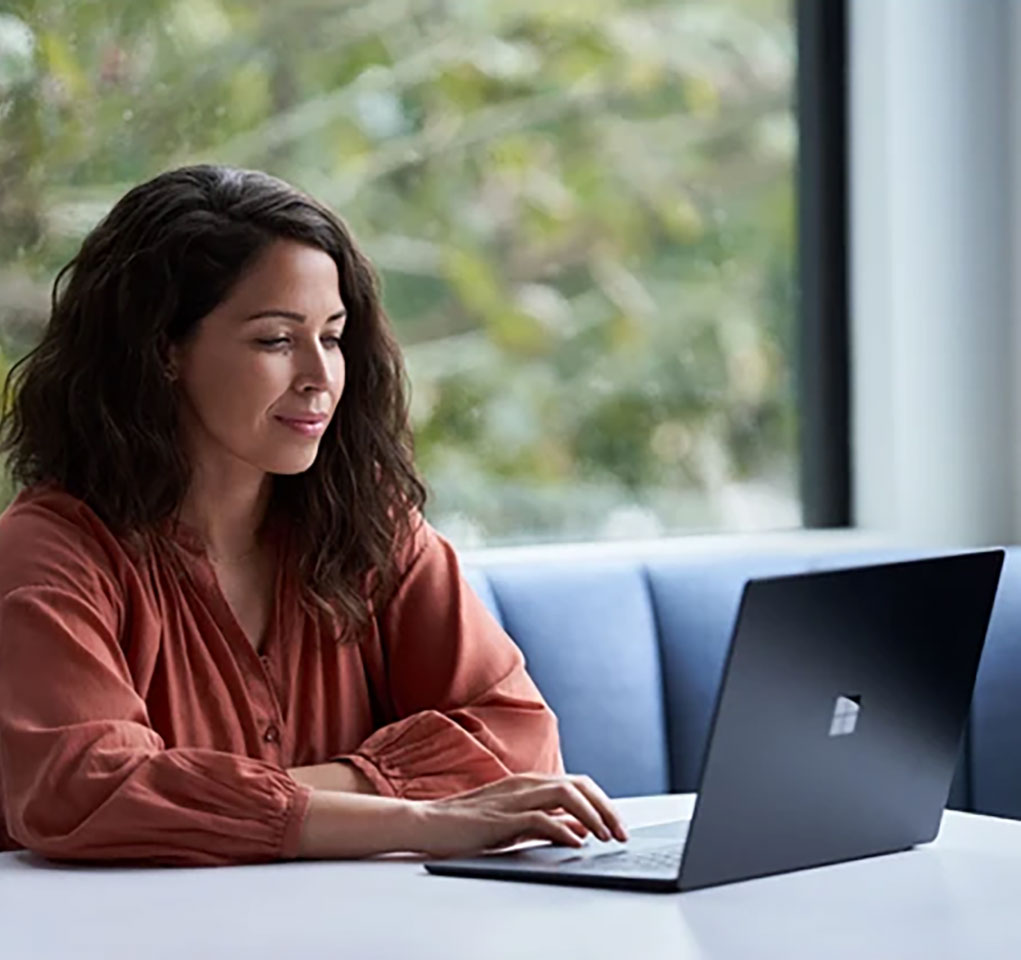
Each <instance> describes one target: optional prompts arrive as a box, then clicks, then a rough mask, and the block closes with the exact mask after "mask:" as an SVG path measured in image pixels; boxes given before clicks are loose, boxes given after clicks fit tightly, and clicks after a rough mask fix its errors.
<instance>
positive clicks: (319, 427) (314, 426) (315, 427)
mask: <svg viewBox="0 0 1021 960" xmlns="http://www.w3.org/2000/svg"><path fill="white" fill-rule="evenodd" d="M276 419H277V420H279V421H280V422H281V423H282V424H283V425H284V426H285V427H290V428H291V429H292V430H294V431H296V432H297V433H300V434H303V435H304V436H306V437H318V436H319V435H320V434H321V433H322V432H323V431H324V430H325V429H326V424H327V423H328V422H329V421H327V420H320V421H319V423H307V422H303V421H301V420H288V419H287V418H286V417H276Z"/></svg>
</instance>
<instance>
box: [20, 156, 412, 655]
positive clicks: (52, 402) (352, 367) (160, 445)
mask: <svg viewBox="0 0 1021 960" xmlns="http://www.w3.org/2000/svg"><path fill="white" fill-rule="evenodd" d="M278 239H288V240H294V241H297V242H300V243H304V244H308V245H311V246H313V247H317V248H318V249H320V250H323V251H324V252H325V253H327V254H328V255H329V256H330V257H332V258H333V260H334V262H335V263H336V265H337V272H338V274H339V278H340V291H341V293H342V295H343V298H344V303H345V305H346V307H347V310H348V323H347V329H346V330H345V335H344V355H345V359H346V362H347V377H346V382H345V386H344V394H343V397H342V399H341V402H340V404H339V405H338V407H337V412H336V414H335V415H334V419H333V421H332V422H331V424H330V427H329V429H328V430H327V431H326V432H325V433H324V434H323V436H322V438H321V440H320V445H319V450H318V454H317V456H316V459H315V462H314V463H313V464H312V466H311V467H310V468H309V469H308V470H306V471H304V472H303V473H300V474H296V475H293V476H291V475H274V477H273V489H272V494H271V498H270V506H269V509H268V512H267V521H273V520H281V519H282V520H283V521H284V522H285V524H286V526H287V527H288V528H289V535H290V543H291V548H292V549H293V550H294V556H295V559H296V567H297V571H298V574H299V580H300V583H301V602H302V605H303V606H304V607H305V608H306V609H308V610H310V611H313V612H314V611H316V610H318V611H319V612H320V613H326V614H328V615H330V616H331V618H332V619H333V620H334V621H339V624H340V637H341V639H350V638H352V637H353V636H355V635H356V633H357V632H359V631H360V628H361V627H363V626H364V625H365V624H366V623H367V622H368V621H369V619H370V618H371V616H372V611H373V608H376V609H378V607H379V604H380V602H381V599H382V596H383V595H385V594H387V593H388V591H389V590H390V589H392V587H393V585H394V582H395V578H396V576H397V571H396V569H395V558H396V555H397V553H398V552H399V550H400V549H401V546H402V544H404V543H405V542H407V539H408V538H409V537H410V536H412V534H413V530H412V518H413V517H414V515H415V513H416V512H417V511H419V510H421V508H422V507H423V505H424V503H425V499H426V489H425V486H424V484H423V483H422V482H421V480H420V478H419V477H418V475H417V473H416V471H415V467H414V460H413V445H412V438H411V432H410V428H409V424H408V403H407V387H406V375H405V370H404V364H403V359H402V356H401V352H400V348H399V347H398V345H397V342H396V340H395V338H394V336H393V333H392V332H391V329H390V323H389V321H388V319H387V317H386V315H385V313H384V311H383V308H382V305H381V302H380V292H379V281H378V278H377V276H376V273H375V271H374V269H373V268H372V265H371V264H370V263H369V261H368V260H367V259H366V257H365V256H364V255H363V254H362V253H361V252H360V251H359V249H358V247H357V246H356V244H355V242H354V240H353V238H352V237H351V234H350V232H349V230H348V229H347V227H346V225H345V224H344V222H343V221H342V220H341V219H340V218H339V217H338V216H337V215H336V214H334V213H333V212H331V211H330V210H329V209H327V208H326V207H325V206H323V205H322V204H320V203H319V202H317V201H316V200H314V199H313V198H311V197H309V196H307V195H306V194H304V193H302V192H301V191H300V190H298V189H296V188H295V187H293V186H291V185H290V184H287V183H285V182H283V181H282V180H279V179H277V178H275V177H272V176H269V175H268V174H265V173H261V172H258V171H253V170H241V169H236V168H232V167H226V166H219V165H209V164H202V165H196V166H189V167H182V168H179V169H176V170H170V171H168V172H166V173H162V174H160V175H159V176H157V177H155V178H153V179H152V180H149V181H148V182H146V183H143V184H141V185H139V186H137V187H134V188H133V189H132V190H130V191H129V192H128V193H126V194H125V195H124V196H123V197H122V198H121V199H120V200H119V201H118V202H117V204H116V205H115V206H114V207H113V209H112V210H111V211H110V212H109V214H107V216H106V217H105V218H104V219H103V220H102V221H101V222H100V223H99V224H98V225H97V226H96V227H95V228H94V229H93V230H92V232H91V233H90V234H89V235H88V236H87V237H86V238H85V240H84V242H83V243H82V246H81V249H80V250H79V252H78V254H77V255H76V256H75V257H74V259H73V260H71V262H70V263H68V264H67V265H66V266H65V267H64V268H63V269H62V270H61V271H60V273H59V274H58V275H57V278H56V280H55V282H54V284H53V297H52V311H51V315H50V319H49V323H48V324H47V326H46V329H45V331H44V333H43V336H42V339H41V342H40V343H39V344H38V345H37V346H36V347H35V349H34V350H32V351H31V352H30V353H28V354H27V355H26V356H25V357H23V358H22V359H21V360H19V361H18V362H17V363H15V364H14V366H13V367H12V368H11V370H10V372H9V374H8V376H7V378H6V380H5V383H4V388H3V404H2V405H0V410H6V411H7V412H6V414H5V415H4V416H3V417H2V418H0V453H3V454H7V467H8V470H9V471H10V475H11V477H12V478H13V480H14V481H15V482H16V483H20V484H22V485H25V486H31V485H34V484H37V483H45V482H49V483H54V484H56V485H57V486H59V487H61V488H63V489H64V490H66V491H67V492H69V493H71V494H72V495H74V496H76V497H78V498H79V499H81V500H82V501H84V502H85V503H86V504H88V506H89V507H91V508H92V509H93V510H94V511H95V512H96V514H97V515H98V516H99V517H100V518H101V519H102V520H103V521H104V523H106V524H107V526H108V527H109V529H110V530H111V532H113V533H114V534H115V535H116V536H118V537H120V538H122V539H123V540H125V541H126V542H127V543H129V544H131V545H132V546H133V547H135V548H137V549H140V550H141V551H142V552H143V553H145V552H147V551H148V549H151V546H152V542H151V537H153V536H157V537H158V536H159V531H160V530H161V528H162V524H163V523H164V521H166V520H168V518H171V517H173V516H174V515H175V514H176V512H177V511H178V509H179V507H180V505H181V503H182V501H183V498H184V495H185V493H186V491H187V489H188V485H189V481H190V477H191V467H190V465H189V463H188V461H187V457H186V455H185V448H184V446H183V444H182V440H181V437H180V436H179V422H178V403H179V397H178V394H177V387H176V385H175V384H174V383H172V382H171V381H170V380H169V379H168V377H167V375H166V369H167V364H168V362H169V354H168V350H169V347H170V345H171V344H174V343H179V342H182V341H184V340H186V339H187V338H188V337H189V335H190V334H192V333H193V332H194V330H195V329H196V326H197V324H198V323H199V321H200V320H201V319H202V318H203V317H204V316H205V315H206V314H207V313H209V312H210V311H211V310H212V309H213V308H214V307H216V306H217V304H219V303H220V302H221V301H223V300H224V299H225V298H226V296H227V295H228V293H229V292H230V290H231V288H232V287H233V286H234V284H235V283H236V281H237V280H238V279H239V277H240V276H241V274H242V273H243V272H244V270H245V268H246V267H247V266H248V265H249V264H251V263H252V261H253V260H254V259H255V258H256V257H257V256H258V255H259V254H260V252H262V251H263V250H264V249H265V248H266V247H267V246H268V245H269V244H271V243H272V242H274V241H275V240H278Z"/></svg>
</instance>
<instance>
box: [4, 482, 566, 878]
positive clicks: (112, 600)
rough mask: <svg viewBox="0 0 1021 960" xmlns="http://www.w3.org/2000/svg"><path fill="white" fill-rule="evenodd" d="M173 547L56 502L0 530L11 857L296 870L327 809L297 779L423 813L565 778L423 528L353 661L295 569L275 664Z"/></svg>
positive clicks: (476, 609)
mask: <svg viewBox="0 0 1021 960" xmlns="http://www.w3.org/2000/svg"><path fill="white" fill-rule="evenodd" d="M164 530H165V532H166V533H167V537H168V539H167V543H166V546H165V547H164V548H160V549H159V550H158V551H157V553H156V554H155V555H154V556H153V557H151V558H150V559H148V560H145V561H140V560H135V559H134V555H133V554H132V553H130V551H128V550H126V549H125V547H124V546H123V545H122V543H121V542H120V540H118V539H117V538H115V537H114V536H113V535H112V534H111V533H110V531H109V529H108V528H107V527H106V526H105V524H104V523H103V522H102V521H101V520H100V519H99V517H98V516H97V515H96V514H95V513H94V512H93V511H92V510H91V509H89V507H88V506H86V505H85V504H84V503H83V502H82V501H80V500H78V499H76V498H74V497H72V496H70V495H69V494H67V493H66V492H64V491H62V490H60V489H58V488H56V487H54V486H51V485H45V486H40V487H36V488H30V489H27V490H23V491H22V492H21V493H20V494H19V495H18V497H17V498H16V499H15V501H14V502H13V503H12V504H11V505H10V507H9V508H8V509H7V510H6V511H5V512H4V513H3V515H2V516H0V849H12V848H16V847H18V846H24V847H28V848H29V849H32V850H34V851H36V852H37V853H40V854H42V855H44V856H48V857H53V858H60V859H65V858H72V859H90V860H92V859H118V860H121V859H130V860H142V861H146V862H150V863H162V864H190V865H214V864H231V863H251V862H264V861H270V860H275V859H286V858H292V857H294V856H295V854H296V850H297V844H298V839H299V834H300V830H301V824H302V820H303V818H304V816H305V813H306V811H307V808H308V802H309V797H310V795H311V792H312V791H311V788H309V787H307V786H304V785H299V784H298V783H297V782H296V781H295V780H293V779H292V778H291V777H290V776H289V775H288V774H287V773H286V768H288V767H296V766H305V765H308V764H316V763H325V762H327V761H330V760H336V759H340V758H343V759H347V760H349V761H350V762H352V763H354V764H355V765H356V766H357V767H358V768H359V769H360V770H361V771H362V772H363V773H364V774H365V775H366V776H367V777H368V778H369V780H370V781H371V782H372V783H373V784H374V786H375V787H376V789H377V791H378V792H379V793H381V794H383V795H384V796H398V797H408V798H412V799H426V798H434V797H440V796H444V795H449V794H451V793H455V792H459V791H461V790H466V789H470V788H472V787H474V786H478V785H480V784H483V783H486V782H489V781H492V780H496V779H499V778H500V777H502V776H506V775H507V774H508V773H511V772H524V771H529V770H534V771H543V772H560V771H562V770H563V763H562V760H561V756H560V747H559V742H558V738H557V724H556V719H555V717H554V716H553V714H552V712H551V711H550V709H549V707H548V706H547V705H546V704H545V702H544V701H543V699H542V697H541V696H540V694H539V691H538V690H537V688H536V687H535V685H534V683H533V682H532V680H531V679H530V678H529V676H528V674H527V673H526V672H525V664H524V659H523V657H522V655H521V652H520V651H519V650H518V648H517V647H516V646H515V645H514V643H513V642H512V641H511V639H510V637H508V636H507V634H506V633H505V632H504V631H503V629H502V628H501V627H500V626H499V624H498V623H497V622H496V620H495V619H494V618H493V617H492V616H491V615H490V614H489V612H488V611H487V610H486V608H485V607H484V606H483V604H482V602H481V601H480V600H479V599H478V598H477V596H476V595H475V594H474V593H473V592H472V590H471V589H470V588H469V587H468V585H467V584H466V583H465V581H464V579H463V578H462V577H461V574H460V570H459V567H458V561H457V558H456V556H455V554H454V551H453V549H452V548H451V546H450V544H449V543H448V542H447V541H446V540H445V539H444V538H443V537H442V536H440V535H439V534H438V533H436V531H435V530H433V529H432V528H431V527H430V526H429V525H428V523H426V522H425V521H424V520H423V521H422V522H421V524H419V526H418V530H417V533H416V535H415V538H414V540H413V542H412V543H411V544H409V545H408V547H407V548H406V549H405V551H404V552H403V553H402V556H401V557H400V558H399V568H400V571H401V580H400V583H399V586H398V588H397V590H396V591H395V593H394V594H393V596H392V598H391V600H390V601H389V602H388V604H387V605H386V607H385V609H382V610H380V611H378V613H377V615H376V617H375V618H374V621H373V624H372V626H371V627H370V629H369V630H368V631H367V633H366V636H365V637H364V639H363V640H362V641H360V642H358V643H355V644H343V645H340V644H338V643H337V642H336V638H335V637H334V636H330V635H326V634H327V631H326V630H325V628H324V627H323V626H322V625H321V624H322V623H323V622H325V621H324V620H323V619H322V618H318V619H317V618H314V617H312V616H309V615H307V614H306V613H304V611H303V610H302V608H301V607H300V606H299V605H298V603H297V601H296V595H297V594H296V589H297V588H296V584H295V582H294V579H293V567H292V565H291V564H289V563H287V562H286V560H285V561H284V562H282V563H281V564H280V566H279V572H278V575H277V586H276V593H275V608H274V611H273V614H272V616H271V621H270V625H269V627H268V629H267V635H266V638H265V641H264V644H263V648H262V652H261V655H260V654H259V653H257V652H256V651H255V649H254V648H253V647H252V645H251V643H250V642H249V641H248V639H247V638H246V636H245V634H244V633H243V631H242V630H241V628H240V626H239V625H238V623H237V621H236V620H235V618H234V616H233V614H232V612H231V609H230V606H229V605H228V603H227V601H226V599H225V598H224V596H223V594H222V593H221V592H220V590H219V588H218V586H217V582H216V577H215V574H214V573H213V568H212V566H211V565H210V564H209V562H208V560H207V559H206V556H205V553H204V550H203V546H202V542H201V540H200V538H199V536H198V535H197V533H196V532H195V531H194V530H192V529H190V528H188V527H185V526H183V525H180V524H177V525H174V526H171V525H170V524H166V525H165V526H164ZM285 556H286V554H285ZM4 826H6V830H4Z"/></svg>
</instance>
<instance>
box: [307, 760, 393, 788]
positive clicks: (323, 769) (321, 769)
mask: <svg viewBox="0 0 1021 960" xmlns="http://www.w3.org/2000/svg"><path fill="white" fill-rule="evenodd" d="M287 772H288V774H290V776H291V779H292V780H297V781H298V783H303V784H305V785H306V786H309V787H312V789H313V790H336V791H339V792H341V793H369V794H375V793H376V792H377V791H376V789H375V787H373V785H372V783H371V782H370V781H369V778H368V777H366V776H365V774H364V773H362V772H361V770H359V769H358V768H357V767H356V766H355V765H354V764H352V763H346V762H345V761H343V760H339V761H332V762H330V763H317V764H314V765H312V766H307V767H291V768H289V769H288V771H287Z"/></svg>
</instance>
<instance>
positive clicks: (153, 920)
mask: <svg viewBox="0 0 1021 960" xmlns="http://www.w3.org/2000/svg"><path fill="white" fill-rule="evenodd" d="M692 799H693V798H692V796H691V795H685V796H665V797H645V798H640V799H632V800H621V801H619V807H620V809H621V811H622V812H623V813H624V815H625V818H626V819H627V821H628V823H629V825H630V826H632V827H634V826H640V825H643V824H647V823H655V822H659V821H662V820H666V819H672V818H674V817H677V816H688V815H690V809H691V804H692ZM0 957H3V958H4V960H24V958H47V960H49V958H65V957H66V958H75V960H87V958H93V957H95V958H102V960H119V958H131V960H155V958H162V957H167V958H174V960H182V958H184V960H199V958H205V957H210V958H212V957H216V958H224V957H245V958H249V960H255V958H273V960H289V958H291V957H300V958H302V960H306V958H318V957H324V958H325V957H330V958H344V960H347V958H355V960H363V958H366V960H367V958H400V960H417V958H433V957H435V958H443V960H457V958H459V957H464V958H471V960H477V958H505V957H521V958H526V957H527V958H534V957H558V958H565V960H567V958H570V960H573V958H585V960H587V958H592V957H614V958H624V960H655V958H661V957H662V958H670V960H686V958H709V957H712V958H727V960H730V958H735V960H737V958H740V960H745V958H755V960H761V958H771V957H776V958H782V960H792V958H801V957H803V958H806V960H808V958H811V960H816V958H826V960H834V958H840V957H847V958H854V960H863V958H867V960H873V958H874V960H906V958H914V957H917V958H920V960H921V958H924V960H938V958H944V957H954V958H969V960H970V958H979V960H993V958H998V957H1004V958H1007V957H1009V958H1012V960H1017V958H1019V957H1021V823H1016V822H1014V821H1010V820H998V819H995V818H992V817H978V816H973V815H970V814H962V813H955V812H948V813H947V814H946V815H945V817H944V819H943V828H942V831H941V833H940V836H939V838H938V839H937V841H936V842H935V843H934V844H931V845H929V846H926V847H920V848H918V849H916V850H912V851H910V852H907V853H899V854H895V855H892V856H888V857H878V858H874V859H871V860H864V861H857V862H854V863H846V864H840V865H838V866H833V867H824V868H820V869H816V870H806V871H802V872H800V873H793V874H787V875H785V876H780V877H769V878H766V879H762V880H752V881H747V882H745V883H738V884H731V885H730V886H724V887H715V888H712V889H707V890H698V891H693V892H691V893H682V894H655V893H631V892H623V891H614V890H598V889H587V888H581V887H554V886H546V885H539V884H525V883H504V882H497V881H492V880H467V879H455V878H447V877H434V876H430V875H429V874H427V873H426V872H425V870H424V869H423V868H422V866H421V865H420V864H419V863H416V862H409V861H407V860H384V861H365V862H327V861H294V862H288V863H278V864H268V865H259V866H246V867H210V868H128V869H125V868H118V867H92V866H89V867H85V866H76V865H70V866H64V865H59V866H58V865H54V864H50V863H48V862H47V861H44V860H40V859H38V858H36V857H34V856H32V855H31V854H27V853H25V852H17V853H7V854H0Z"/></svg>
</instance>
